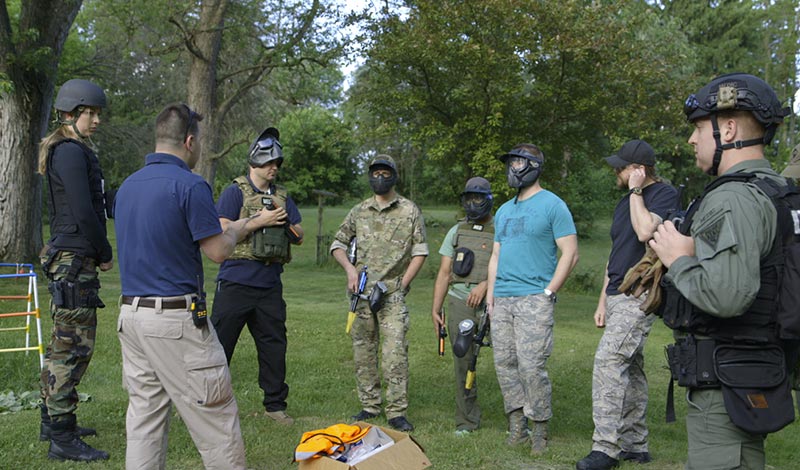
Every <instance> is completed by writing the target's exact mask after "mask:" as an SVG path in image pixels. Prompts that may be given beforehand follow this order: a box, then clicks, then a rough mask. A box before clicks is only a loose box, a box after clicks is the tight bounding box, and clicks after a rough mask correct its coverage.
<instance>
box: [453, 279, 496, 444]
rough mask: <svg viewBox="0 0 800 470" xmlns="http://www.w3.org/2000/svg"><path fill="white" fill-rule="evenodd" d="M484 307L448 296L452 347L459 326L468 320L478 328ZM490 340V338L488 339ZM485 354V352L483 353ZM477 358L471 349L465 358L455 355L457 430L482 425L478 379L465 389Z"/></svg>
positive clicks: (470, 429)
mask: <svg viewBox="0 0 800 470" xmlns="http://www.w3.org/2000/svg"><path fill="white" fill-rule="evenodd" d="M481 313H483V306H481V307H479V308H470V307H468V306H467V302H466V300H464V299H459V298H457V297H454V296H452V295H448V296H447V331H448V332H449V334H448V336H449V338H450V346H451V347H452V346H453V343H455V342H456V339H457V338H458V324H459V323H461V322H462V321H464V320H466V319H470V320H472V321H473V322H475V325H476V326H477V325H478V323H479V322H480V317H481ZM487 339H488V338H487ZM483 352H484V353H485V351H483ZM473 357H475V353H474V352H473V349H472V348H470V349H469V350H468V351H467V353H466V354H465V355H464V357H456V355H455V354H453V370H454V372H455V378H456V383H455V385H456V429H457V430H467V431H474V430H476V429H478V427H479V426H480V424H481V407H480V406H479V405H478V379H477V377H476V378H475V383H474V384H473V385H472V389H470V390H466V389H465V388H464V386H465V384H466V381H467V369H468V368H469V363H470V362H471V361H472V358H473Z"/></svg>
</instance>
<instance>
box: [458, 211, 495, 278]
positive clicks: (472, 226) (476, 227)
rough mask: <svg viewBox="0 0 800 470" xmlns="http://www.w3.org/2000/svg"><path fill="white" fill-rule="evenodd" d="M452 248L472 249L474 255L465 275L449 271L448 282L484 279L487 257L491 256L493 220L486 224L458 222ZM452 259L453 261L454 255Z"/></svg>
mask: <svg viewBox="0 0 800 470" xmlns="http://www.w3.org/2000/svg"><path fill="white" fill-rule="evenodd" d="M453 248H454V249H458V248H468V249H470V250H472V252H473V253H474V255H475V263H474V264H473V266H472V270H471V271H470V272H469V274H467V275H466V276H458V275H456V274H455V273H452V271H451V275H450V282H451V283H455V282H463V283H465V284H478V283H479V282H483V281H485V280H486V278H487V277H488V271H489V258H491V256H492V248H494V221H490V222H489V223H487V224H479V223H475V222H460V223H459V224H458V229H457V230H456V233H455V236H454V237H453ZM456 255H457V254H456ZM453 261H455V257H454V258H453Z"/></svg>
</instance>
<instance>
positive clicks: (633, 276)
mask: <svg viewBox="0 0 800 470" xmlns="http://www.w3.org/2000/svg"><path fill="white" fill-rule="evenodd" d="M656 261H658V256H657V255H656V252H655V251H653V249H652V248H650V246H648V247H647V250H646V251H645V252H644V256H642V259H640V260H639V262H638V263H636V265H634V266H633V267H632V268H631V269H629V270H628V273H627V274H625V279H623V280H622V284H620V286H619V291H620V292H622V293H624V294H627V295H633V296H634V297H639V296H640V295H642V293H643V292H644V291H645V290H647V288H646V287H644V288H641V286H640V284H641V283H642V281H643V278H644V276H645V274H646V273H647V272H648V271H649V270H650V268H652V267H653V264H655V263H656Z"/></svg>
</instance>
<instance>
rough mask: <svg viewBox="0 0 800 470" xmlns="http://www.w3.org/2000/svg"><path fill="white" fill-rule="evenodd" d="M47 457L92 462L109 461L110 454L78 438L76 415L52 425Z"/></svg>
mask: <svg viewBox="0 0 800 470" xmlns="http://www.w3.org/2000/svg"><path fill="white" fill-rule="evenodd" d="M47 456H48V457H49V458H51V459H55V460H77V461H81V462H91V461H94V460H108V452H105V451H102V450H97V449H95V448H94V447H92V446H90V445H89V444H87V443H85V442H83V441H82V440H81V438H80V437H79V436H78V434H77V431H76V425H75V415H67V416H66V417H64V418H63V419H60V420H58V421H53V422H51V423H50V450H49V451H48V452H47Z"/></svg>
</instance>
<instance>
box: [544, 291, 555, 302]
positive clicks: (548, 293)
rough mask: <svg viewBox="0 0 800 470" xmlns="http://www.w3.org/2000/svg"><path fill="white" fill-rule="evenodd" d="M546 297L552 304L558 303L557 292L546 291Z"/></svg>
mask: <svg viewBox="0 0 800 470" xmlns="http://www.w3.org/2000/svg"><path fill="white" fill-rule="evenodd" d="M544 295H546V296H547V299H548V300H549V301H550V302H553V303H556V299H557V298H556V293H555V292H553V291H551V290H550V289H545V290H544Z"/></svg>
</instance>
